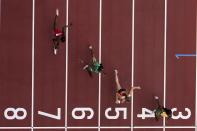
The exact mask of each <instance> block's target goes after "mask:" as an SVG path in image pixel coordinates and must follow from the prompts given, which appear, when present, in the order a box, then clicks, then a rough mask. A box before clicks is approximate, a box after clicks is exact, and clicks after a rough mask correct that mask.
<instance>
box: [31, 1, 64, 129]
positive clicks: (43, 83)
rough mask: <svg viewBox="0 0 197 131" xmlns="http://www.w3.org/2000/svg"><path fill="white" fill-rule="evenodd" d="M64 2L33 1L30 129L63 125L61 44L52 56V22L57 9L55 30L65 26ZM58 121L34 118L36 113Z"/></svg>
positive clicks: (43, 117) (39, 116) (62, 59)
mask: <svg viewBox="0 0 197 131" xmlns="http://www.w3.org/2000/svg"><path fill="white" fill-rule="evenodd" d="M65 7H66V3H65V1H64V0H57V1H53V0H42V1H40V0H36V1H35V94H34V99H35V107H34V111H35V112H34V114H35V117H34V123H35V124H34V126H64V122H65V119H64V117H65V115H64V114H65V113H64V111H65V109H64V108H65V107H64V105H65V67H66V66H65V65H66V59H65V58H66V57H65V54H66V53H65V47H66V46H65V43H60V49H59V52H58V54H57V55H56V56H55V55H54V54H53V42H52V35H53V30H52V27H53V21H54V17H55V11H56V9H57V8H58V9H59V17H58V26H59V28H61V27H62V26H64V25H65V23H66V20H65V18H66V8H65ZM57 108H61V120H56V119H52V118H48V117H45V116H41V115H38V111H43V112H47V113H50V114H57Z"/></svg>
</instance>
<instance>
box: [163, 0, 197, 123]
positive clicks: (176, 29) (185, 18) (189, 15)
mask: <svg viewBox="0 0 197 131" xmlns="http://www.w3.org/2000/svg"><path fill="white" fill-rule="evenodd" d="M167 27H168V28H167V89H166V97H167V98H166V105H167V106H168V107H170V108H174V107H176V108H177V110H178V111H179V112H182V113H183V115H187V113H186V112H185V111H184V108H186V107H187V108H189V109H190V110H191V113H192V115H191V117H190V118H189V119H187V120H183V119H178V120H169V121H167V122H166V125H170V126H175V125H176V126H194V125H195V123H194V122H195V115H194V114H195V95H196V94H195V86H196V85H195V78H196V74H195V73H196V64H195V58H194V57H181V58H180V59H177V58H176V57H175V54H176V53H187V54H188V53H195V49H196V35H195V34H196V28H195V27H196V1H195V0H189V1H188V0H169V1H168V21H167ZM174 115H175V116H176V115H178V112H175V113H174Z"/></svg>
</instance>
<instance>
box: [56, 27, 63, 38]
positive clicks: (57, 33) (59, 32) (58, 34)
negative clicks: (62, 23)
mask: <svg viewBox="0 0 197 131" xmlns="http://www.w3.org/2000/svg"><path fill="white" fill-rule="evenodd" d="M54 34H55V36H61V35H62V34H63V33H62V31H61V30H59V29H55V30H54Z"/></svg>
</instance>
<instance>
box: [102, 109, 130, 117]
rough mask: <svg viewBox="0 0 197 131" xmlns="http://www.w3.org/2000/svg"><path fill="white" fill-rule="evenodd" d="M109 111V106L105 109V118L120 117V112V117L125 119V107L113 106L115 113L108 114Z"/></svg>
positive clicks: (110, 110)
mask: <svg viewBox="0 0 197 131" xmlns="http://www.w3.org/2000/svg"><path fill="white" fill-rule="evenodd" d="M109 112H112V108H111V107H109V108H107V109H106V110H105V117H106V118H107V119H118V118H119V117H120V113H121V112H122V115H123V116H122V118H123V119H127V108H121V107H119V108H115V112H116V114H115V115H109Z"/></svg>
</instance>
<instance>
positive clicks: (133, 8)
mask: <svg viewBox="0 0 197 131" xmlns="http://www.w3.org/2000/svg"><path fill="white" fill-rule="evenodd" d="M134 48H135V0H133V1H132V56H131V57H132V63H131V85H132V87H133V86H134V55H135V54H134ZM133 95H134V93H133V92H132V97H131V131H133V123H134V122H133V120H134V119H133V115H134V113H133V108H134V107H133V106H134V104H133V102H134V96H133Z"/></svg>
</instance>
